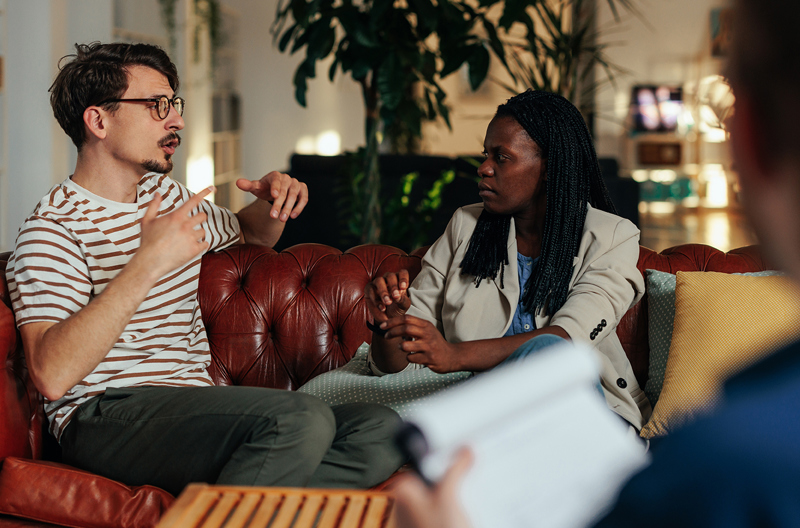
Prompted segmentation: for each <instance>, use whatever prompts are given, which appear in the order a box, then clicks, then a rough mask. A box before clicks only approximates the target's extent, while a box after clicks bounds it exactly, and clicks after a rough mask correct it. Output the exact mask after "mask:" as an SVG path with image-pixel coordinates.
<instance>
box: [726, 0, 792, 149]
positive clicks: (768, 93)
mask: <svg viewBox="0 0 800 528" xmlns="http://www.w3.org/2000/svg"><path fill="white" fill-rule="evenodd" d="M734 6H735V9H734V16H733V27H732V32H733V35H734V36H733V39H732V41H731V46H732V49H731V53H730V60H729V62H728V65H727V71H726V75H727V77H728V80H729V82H730V84H731V86H732V87H733V90H734V95H736V93H737V92H738V93H742V92H746V93H747V94H748V95H749V97H748V99H749V100H750V101H751V102H752V104H753V105H754V106H755V110H756V113H757V115H758V117H759V119H760V120H761V123H763V126H761V127H759V132H760V133H762V134H763V136H764V137H763V138H762V141H763V144H764V146H765V147H766V149H767V151H768V152H769V153H770V154H771V155H770V156H769V159H767V160H765V161H767V162H779V161H781V159H783V158H789V159H792V158H793V159H798V158H800V149H798V141H797V125H798V123H800V98H798V89H800V34H799V33H798V29H797V22H798V20H800V3H798V2H797V1H796V0H763V1H762V0H758V1H755V0H738V1H737V2H734Z"/></svg>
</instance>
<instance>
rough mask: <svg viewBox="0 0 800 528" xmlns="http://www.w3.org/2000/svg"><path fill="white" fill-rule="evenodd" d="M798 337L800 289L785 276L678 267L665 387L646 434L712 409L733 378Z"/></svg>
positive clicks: (659, 432) (666, 430) (661, 431)
mask: <svg viewBox="0 0 800 528" xmlns="http://www.w3.org/2000/svg"><path fill="white" fill-rule="evenodd" d="M798 338H800V290H798V288H797V286H795V284H794V283H792V282H791V281H790V280H789V279H787V278H786V277H780V276H777V277H746V276H742V275H729V274H727V273H714V272H707V271H703V272H680V271H679V272H678V273H677V283H676V288H675V323H674V326H673V331H672V343H671V344H670V347H669V357H668V359H667V368H666V372H665V374H664V388H663V389H662V391H661V396H660V397H659V399H658V403H657V404H656V406H655V408H654V409H653V414H652V416H651V417H650V421H648V422H647V424H645V426H644V427H643V428H642V432H641V436H642V437H643V438H652V437H654V436H662V435H665V434H667V433H669V432H670V431H673V430H675V429H676V428H677V427H678V426H680V425H683V424H684V423H686V422H687V421H689V420H691V419H693V418H694V417H696V416H697V415H698V414H702V413H704V412H707V411H708V410H710V409H712V408H713V407H714V405H716V404H717V403H718V402H719V401H720V399H721V396H722V385H723V383H724V382H725V380H727V379H728V378H729V377H731V376H732V375H734V374H736V373H737V372H740V371H741V370H744V369H745V368H746V367H748V366H750V365H752V364H753V363H755V362H757V361H758V360H759V359H762V358H763V357H765V356H767V355H769V354H770V353H772V352H775V351H776V350H778V349H779V348H781V347H782V346H784V345H787V344H789V343H790V342H792V341H794V340H796V339H798Z"/></svg>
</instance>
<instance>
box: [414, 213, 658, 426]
mask: <svg viewBox="0 0 800 528" xmlns="http://www.w3.org/2000/svg"><path fill="white" fill-rule="evenodd" d="M481 211H483V204H474V205H468V206H466V207H462V208H461V209H459V210H458V211H456V213H455V214H454V215H453V218H452V219H451V220H450V223H449V224H448V226H447V229H446V230H445V233H444V234H443V235H442V236H441V237H440V238H439V239H438V240H437V241H436V242H435V243H434V244H433V245H432V246H431V247H430V249H429V250H428V252H427V253H426V255H425V257H424V259H423V261H422V270H421V271H420V273H419V275H418V276H417V278H416V279H415V280H414V282H413V284H412V285H411V287H410V288H409V297H410V298H411V307H410V308H409V310H408V314H409V315H414V316H417V317H420V318H423V319H427V320H428V321H430V322H431V323H433V324H434V325H436V327H437V328H438V329H439V331H441V332H442V334H443V335H444V337H445V339H447V340H448V341H449V342H451V343H460V342H463V341H473V340H477V339H487V338H494V337H501V336H502V335H503V334H505V332H506V330H507V329H508V327H509V326H510V325H511V320H512V318H513V317H514V311H515V310H516V307H517V303H518V302H519V295H520V286H519V281H518V278H517V277H518V275H517V259H516V255H517V241H516V236H515V232H516V231H515V229H514V220H513V219H512V220H511V229H510V233H509V237H508V255H509V259H508V260H509V263H508V265H506V266H505V271H504V273H503V286H504V287H503V288H501V287H500V277H499V276H498V278H497V280H483V281H481V283H480V286H479V287H477V288H476V287H475V280H474V277H472V276H468V275H461V268H460V267H459V266H460V264H461V261H462V259H463V258H464V253H465V252H466V250H467V246H468V245H469V239H470V237H471V236H472V232H473V230H474V229H475V225H476V223H477V220H478V216H480V214H481ZM638 258H639V230H638V229H637V228H636V226H634V225H633V224H632V223H631V222H629V221H628V220H625V219H623V218H621V217H619V216H615V215H612V214H610V213H606V212H604V211H600V210H598V209H594V208H593V207H591V206H589V210H588V212H587V214H586V222H585V223H584V227H583V236H582V237H581V242H580V248H579V250H578V256H577V257H575V260H574V269H573V272H572V278H571V280H570V284H569V286H570V287H569V294H568V297H567V301H566V302H565V303H564V306H562V307H561V309H560V310H558V311H557V312H556V313H555V314H554V315H553V316H552V317H549V316H545V315H542V314H541V313H538V314H536V317H535V320H536V327H537V328H544V327H545V326H548V325H558V326H560V327H561V328H563V329H564V330H565V331H566V332H567V333H568V334H569V336H570V337H571V338H572V340H573V341H584V342H586V343H589V344H590V345H592V346H593V347H595V348H596V350H597V351H598V352H599V357H600V360H601V365H602V366H601V385H602V387H603V391H604V393H605V396H606V400H607V402H608V405H609V407H611V409H613V410H614V411H615V412H616V413H617V414H619V415H620V416H621V417H622V418H624V419H625V420H627V421H628V422H630V423H631V424H632V425H633V426H634V427H636V429H637V430H638V429H641V428H642V425H644V422H645V420H647V418H649V416H650V412H651V408H650V403H649V402H648V400H647V397H646V396H645V394H644V392H643V391H642V389H641V388H640V387H639V384H638V382H637V381H636V377H635V376H634V374H633V369H632V368H631V365H630V362H629V361H628V358H627V356H626V355H625V351H624V350H623V349H622V345H621V344H620V342H619V339H618V338H617V334H616V332H615V331H614V330H615V328H616V327H617V324H618V323H619V320H620V319H621V318H622V316H623V315H624V314H625V312H626V311H627V310H628V309H629V308H630V307H631V306H633V305H634V304H636V303H637V302H639V299H641V297H642V295H643V294H644V280H643V279H642V275H641V273H640V272H639V270H638V269H637V268H636V263H637V261H638Z"/></svg>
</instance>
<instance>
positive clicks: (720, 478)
mask: <svg viewBox="0 0 800 528" xmlns="http://www.w3.org/2000/svg"><path fill="white" fill-rule="evenodd" d="M734 6H735V14H734V31H733V43H732V52H731V57H730V63H729V65H728V72H727V73H728V77H729V82H730V83H731V86H732V87H733V90H734V94H735V96H736V103H735V107H734V108H735V112H734V115H733V117H732V118H731V120H730V121H729V124H730V129H731V144H732V151H733V157H734V162H735V168H736V170H737V172H738V174H739V182H740V185H741V192H742V200H743V203H744V207H745V211H746V214H747V215H748V217H749V219H750V222H751V223H752V225H753V227H754V228H755V230H756V232H757V234H758V236H759V240H760V242H761V244H762V248H763V251H764V253H765V255H766V256H767V257H768V258H769V259H771V261H772V262H774V263H775V264H776V265H777V266H778V267H779V268H781V269H783V270H785V271H786V272H787V274H788V275H789V276H790V277H792V278H793V279H794V280H795V281H798V282H800V209H798V207H797V204H798V203H800V145H798V143H799V142H800V140H798V139H797V137H798V136H797V134H796V126H797V123H798V122H800V97H799V96H798V94H800V33H798V31H797V28H796V26H797V24H798V22H800V3H797V2H796V1H792V0H735V1H734ZM798 445H800V342H796V343H794V344H792V345H789V346H788V347H786V348H784V349H783V350H780V351H778V352H776V353H775V354H773V355H771V356H769V357H768V358H767V359H765V360H763V361H762V362H760V363H758V364H757V365H755V366H753V367H751V368H750V369H748V370H746V371H744V372H742V373H741V374H739V375H737V376H736V377H734V378H732V379H731V380H729V381H728V383H727V384H726V390H725V403H724V404H723V405H722V406H721V407H720V408H719V409H718V410H717V411H716V412H715V413H714V414H713V415H711V416H709V417H706V418H704V419H701V420H699V421H697V422H695V423H694V424H692V425H689V426H687V427H685V428H684V429H682V430H680V431H677V432H675V433H673V434H672V435H670V436H669V437H667V438H665V439H664V440H662V441H661V442H660V443H659V444H658V445H657V446H654V449H653V463H652V465H650V466H649V467H647V468H646V469H644V470H643V471H642V472H641V473H639V474H638V475H636V476H634V477H633V478H632V479H631V480H630V481H629V482H628V483H627V485H626V486H625V488H624V489H623V490H622V493H621V494H620V497H619V499H618V501H617V503H616V505H615V506H614V508H613V510H612V511H611V512H610V513H609V514H608V515H607V516H606V517H605V518H604V519H603V520H602V521H600V523H599V525H598V526H602V527H607V526H640V525H641V524H642V522H646V523H647V524H648V525H654V526H681V527H685V526H704V527H709V526H711V527H716V526H720V527H722V526H724V527H738V526H800V449H798ZM469 465H470V454H469V453H468V452H465V451H462V452H461V453H460V454H459V456H458V457H457V458H456V461H455V462H454V465H453V467H452V468H451V470H450V472H449V473H448V474H447V475H446V476H445V478H444V479H443V480H442V481H441V482H439V483H438V484H437V485H436V486H435V487H433V488H426V487H425V485H424V484H422V483H421V482H420V481H419V480H417V479H415V478H413V477H406V478H405V479H404V480H403V481H402V482H401V483H399V484H398V486H397V488H396V493H397V499H398V515H399V521H400V522H399V525H400V526H402V527H410V526H415V527H429V526H430V527H433V526H436V527H441V528H445V527H463V526H467V525H468V522H467V520H466V519H465V517H464V514H463V512H461V511H460V507H459V506H458V503H457V499H456V493H457V490H458V486H459V483H460V481H461V479H462V478H463V476H464V474H466V473H467V472H468V471H469ZM534 522H535V519H532V520H531V523H534Z"/></svg>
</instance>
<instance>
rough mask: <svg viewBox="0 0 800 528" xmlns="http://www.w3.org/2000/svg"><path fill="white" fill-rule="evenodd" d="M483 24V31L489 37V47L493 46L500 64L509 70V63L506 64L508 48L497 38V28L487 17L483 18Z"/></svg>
mask: <svg viewBox="0 0 800 528" xmlns="http://www.w3.org/2000/svg"><path fill="white" fill-rule="evenodd" d="M481 22H482V23H483V29H484V30H485V31H486V36H488V37H489V46H491V48H492V51H494V54H495V55H496V56H497V58H498V59H500V62H502V63H503V66H505V68H506V69H507V70H508V63H507V62H506V48H505V46H503V43H502V42H501V41H500V37H498V36H497V28H495V27H494V24H492V23H491V22H490V21H489V20H487V19H486V18H485V17H482V18H481ZM509 73H510V72H509Z"/></svg>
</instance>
